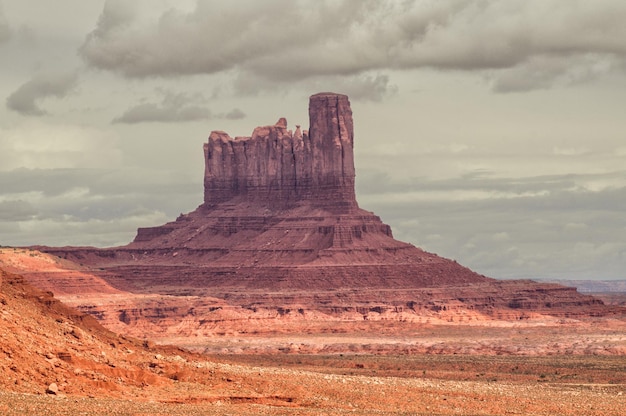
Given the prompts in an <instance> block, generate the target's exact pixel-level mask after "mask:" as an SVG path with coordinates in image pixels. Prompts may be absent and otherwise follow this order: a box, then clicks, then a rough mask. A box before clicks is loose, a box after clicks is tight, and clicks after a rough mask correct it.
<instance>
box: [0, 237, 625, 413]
mask: <svg viewBox="0 0 626 416" xmlns="http://www.w3.org/2000/svg"><path fill="white" fill-rule="evenodd" d="M1 259H2V260H1V263H0V264H1V265H0V269H2V270H3V271H2V290H1V299H0V302H1V303H2V316H1V319H0V336H1V338H2V343H1V346H2V347H1V348H2V355H1V356H0V375H1V377H2V378H1V380H2V383H1V384H0V387H1V392H0V412H2V414H6V415H23V414H32V415H67V414H72V415H105V414H111V415H189V414H199V415H201V414H206V415H318V414H319V415H348V414H350V415H352V414H358V415H375V414H380V415H507V414H511V415H515V414H517V415H616V416H617V415H622V414H624V409H626V397H625V393H626V360H625V359H624V356H625V355H626V332H625V331H624V328H625V326H626V320H625V318H624V316H623V315H619V314H614V315H611V316H605V317H588V318H578V319H573V318H570V319H565V318H559V319H543V318H539V317H538V318H535V319H527V320H524V321H523V322H515V321H505V320H502V321H498V320H489V321H484V322H473V323H472V324H467V323H454V322H452V323H445V322H444V321H443V320H440V321H436V323H425V322H424V323H415V322H404V323H403V322H397V321H393V322H385V321H384V320H379V321H371V322H349V321H344V322H326V323H324V322H319V323H317V326H316V325H314V324H313V323H311V322H308V323H307V322H304V321H294V320H293V319H292V318H290V317H288V316H286V317H283V319H282V322H281V321H280V320H278V321H276V322H274V325H270V326H269V328H268V330H267V331H265V332H263V331H257V333H248V334H246V333H239V334H238V335H236V336H233V335H232V334H224V335H214V336H211V337H208V336H207V337H204V338H202V337H194V338H191V340H193V341H190V338H187V337H184V338H183V337H181V338H179V339H176V338H175V337H172V338H170V339H167V340H162V341H160V342H163V343H169V344H178V346H166V345H159V344H155V343H154V342H151V341H148V340H143V339H138V338H136V337H131V336H125V335H120V334H116V333H114V332H112V331H109V330H107V329H105V328H104V327H102V326H101V325H100V324H99V323H98V322H96V321H95V319H93V318H92V317H91V316H89V315H86V314H84V313H81V312H79V311H77V310H76V309H73V308H70V307H67V306H65V305H64V304H63V303H61V302H59V301H58V300H57V299H55V298H54V297H52V296H51V294H50V293H49V292H44V291H41V290H39V289H36V288H35V287H33V286H32V285H31V284H29V283H28V281H27V279H25V278H24V277H22V276H20V275H19V274H17V273H15V272H16V271H17V269H18V268H21V269H22V271H23V274H25V275H29V273H31V275H32V273H33V271H34V269H39V271H41V270H42V269H45V267H44V265H45V264H47V265H48V267H49V268H50V267H53V268H62V267H67V263H65V262H64V261H61V260H60V259H56V260H54V258H53V257H52V256H50V255H47V254H45V253H39V252H35V251H31V250H22V249H12V248H3V249H2V255H1ZM5 269H11V270H12V271H11V272H8V271H5ZM48 271H50V270H48ZM74 272H76V270H74V271H72V270H68V272H67V273H68V274H70V275H71V274H72V273H74ZM77 276H82V278H83V279H84V278H85V276H86V273H82V274H81V273H79V274H78V275H74V278H75V279H78V277H77ZM118 296H119V295H118ZM61 298H63V296H61ZM612 299H613V300H614V301H615V299H616V296H615V295H613V296H612ZM290 324H292V325H293V324H295V328H296V329H295V330H291V331H287V329H286V328H289V327H290ZM298 325H301V326H302V328H300V329H304V327H306V330H305V331H301V330H298V329H297V327H298ZM166 341H169V342H166ZM53 383H54V385H55V386H53V388H52V389H53V390H55V391H54V392H52V391H50V388H51V385H52V384H53Z"/></svg>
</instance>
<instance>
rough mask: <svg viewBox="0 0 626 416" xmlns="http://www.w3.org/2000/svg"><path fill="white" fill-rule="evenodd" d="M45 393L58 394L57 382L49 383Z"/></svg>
mask: <svg viewBox="0 0 626 416" xmlns="http://www.w3.org/2000/svg"><path fill="white" fill-rule="evenodd" d="M46 393H47V394H54V395H57V394H59V387H58V386H57V383H50V385H49V386H48V388H47V389H46Z"/></svg>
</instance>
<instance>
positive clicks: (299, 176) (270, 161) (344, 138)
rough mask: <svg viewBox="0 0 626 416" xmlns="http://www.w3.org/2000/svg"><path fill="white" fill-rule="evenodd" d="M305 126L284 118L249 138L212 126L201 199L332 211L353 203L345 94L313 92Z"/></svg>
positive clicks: (349, 124)
mask: <svg viewBox="0 0 626 416" xmlns="http://www.w3.org/2000/svg"><path fill="white" fill-rule="evenodd" d="M309 119H310V129H309V130H308V131H307V130H304V131H302V130H300V126H297V127H296V130H295V132H294V131H292V130H288V129H287V121H286V120H285V119H284V118H281V119H280V120H278V122H277V123H276V124H275V125H273V126H264V127H257V128H256V129H254V132H253V133H252V136H251V137H236V138H234V139H233V138H232V137H230V136H229V135H228V134H227V133H225V132H222V131H213V132H211V134H210V136H209V141H208V143H206V144H205V145H204V158H205V174H204V204H205V205H206V206H208V207H210V206H215V205H217V204H219V203H222V202H226V201H229V200H231V199H233V198H239V201H247V202H254V203H255V204H259V205H264V206H267V207H269V208H272V209H286V208H290V207H293V206H295V205H296V204H297V203H298V202H302V201H307V202H310V203H311V204H313V205H314V206H319V207H323V208H326V209H328V210H331V211H333V212H348V211H349V210H350V209H352V208H355V207H357V203H356V198H355V194H354V176H355V174H354V157H353V144H354V133H353V123H352V110H351V109H350V102H349V100H348V97H347V96H345V95H340V94H331V93H321V94H316V95H313V96H312V97H311V98H310V103H309Z"/></svg>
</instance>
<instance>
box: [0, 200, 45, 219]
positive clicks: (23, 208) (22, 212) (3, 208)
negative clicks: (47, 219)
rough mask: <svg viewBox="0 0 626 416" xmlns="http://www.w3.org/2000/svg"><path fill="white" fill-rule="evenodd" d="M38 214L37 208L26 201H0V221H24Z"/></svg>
mask: <svg viewBox="0 0 626 416" xmlns="http://www.w3.org/2000/svg"><path fill="white" fill-rule="evenodd" d="M36 214H37V211H36V210H35V208H34V207H33V206H32V205H31V204H30V203H28V202H26V201H21V200H8V201H0V221H24V220H28V219H31V218H32V217H33V216H34V215H36Z"/></svg>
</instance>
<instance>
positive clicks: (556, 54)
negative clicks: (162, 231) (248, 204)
mask: <svg viewBox="0 0 626 416" xmlns="http://www.w3.org/2000/svg"><path fill="white" fill-rule="evenodd" d="M624 22H626V2H624V1H623V0H593V1H583V0H580V1H577V0H568V1H563V0H510V1H497V0H494V1H491V0H476V1H471V0H462V1H443V0H432V1H419V0H415V1H410V0H403V1H399V0H398V1H392V0H387V1H382V0H345V1H340V0H337V1H320V0H315V1H314V0H310V1H295V0H264V1H256V0H248V1H244V0H241V1H228V2H225V1H218V0H214V1H191V0H187V1H181V0H176V1H174V0H139V1H136V0H135V1H132V2H131V1H126V0H117V1H84V0H55V1H32V0H0V65H1V67H0V68H1V70H0V97H2V98H3V100H2V101H1V102H0V103H1V105H0V244H2V245H33V244H47V245H95V246H113V245H120V244H125V243H127V242H129V241H130V240H132V238H133V237H134V235H135V230H136V228H137V227H145V226H154V225H159V224H162V223H165V222H167V221H170V220H173V219H174V218H175V217H176V216H177V215H178V214H180V213H183V212H188V211H191V210H193V209H195V207H196V206H198V205H199V204H200V203H201V202H202V175H203V160H202V144H203V143H204V142H205V141H206V139H207V137H208V135H209V133H210V131H211V130H225V131H227V132H229V133H230V135H231V136H235V135H250V134H251V132H252V130H253V128H254V127H256V126H258V125H267V124H273V123H275V122H276V120H278V118H279V117H283V116H284V117H286V118H287V120H288V122H289V125H290V126H292V127H293V126H294V125H295V124H302V125H303V126H307V125H308V113H307V111H308V110H307V106H308V97H309V96H310V95H312V94H314V93H316V92H320V91H334V92H340V93H345V94H348V95H349V96H350V100H351V102H352V110H353V112H354V121H355V158H356V160H355V162H356V166H357V198H358V200H359V204H360V206H361V207H362V208H365V209H367V210H370V211H374V212H375V213H376V214H378V215H379V216H381V218H382V219H383V220H384V221H385V222H386V223H388V224H390V225H391V226H392V228H393V231H394V235H395V236H396V238H398V239H400V240H403V241H408V242H411V243H413V244H415V245H417V246H419V247H422V248H424V249H425V250H427V251H431V252H435V253H437V254H439V255H442V256H444V257H448V258H452V259H456V260H457V261H458V262H460V263H461V264H464V265H466V266H468V267H470V268H472V269H473V270H476V271H478V272H481V273H483V274H486V275H489V276H492V277H496V278H513V277H515V278H541V277H547V278H575V279H626V215H625V207H626V115H625V110H626V24H624Z"/></svg>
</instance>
